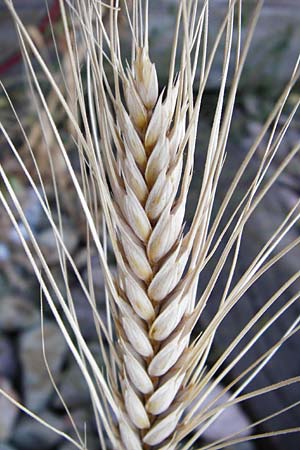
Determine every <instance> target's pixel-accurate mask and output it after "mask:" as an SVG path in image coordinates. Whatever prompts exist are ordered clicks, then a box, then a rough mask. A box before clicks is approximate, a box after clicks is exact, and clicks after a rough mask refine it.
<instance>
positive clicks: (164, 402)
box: [146, 373, 185, 415]
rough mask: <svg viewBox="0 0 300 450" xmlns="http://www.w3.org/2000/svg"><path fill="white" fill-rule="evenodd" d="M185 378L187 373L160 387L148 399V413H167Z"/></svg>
mask: <svg viewBox="0 0 300 450" xmlns="http://www.w3.org/2000/svg"><path fill="white" fill-rule="evenodd" d="M184 377H185V373H180V374H176V375H174V376H173V377H172V378H170V379H169V380H168V381H166V382H165V383H164V384H163V385H162V386H160V387H159V388H158V389H157V390H156V391H155V392H154V393H153V394H152V395H151V397H150V398H149V399H148V401H147V403H146V409H147V411H148V412H149V413H150V414H153V415H158V414H162V413H163V412H165V411H166V410H167V409H168V408H169V407H170V405H171V403H172V402H173V400H174V398H175V397H176V394H177V392H178V389H179V388H180V386H181V384H182V382H183V380H184Z"/></svg>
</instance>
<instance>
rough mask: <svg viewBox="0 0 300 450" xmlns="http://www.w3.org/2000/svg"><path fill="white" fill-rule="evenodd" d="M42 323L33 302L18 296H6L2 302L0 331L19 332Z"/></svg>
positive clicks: (0, 303) (0, 304)
mask: <svg viewBox="0 0 300 450" xmlns="http://www.w3.org/2000/svg"><path fill="white" fill-rule="evenodd" d="M39 321H40V314H39V312H38V310H37V309H35V308H34V305H33V303H32V302H30V301H29V300H28V299H27V298H25V297H21V296H18V295H6V296H4V297H3V298H2V299H1V302H0V329H1V330H2V331H5V332H17V331H20V330H23V329H25V328H28V327H31V326H32V325H34V324H36V323H38V322H39Z"/></svg>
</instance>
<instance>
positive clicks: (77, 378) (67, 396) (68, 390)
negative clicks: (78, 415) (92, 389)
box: [54, 362, 90, 410]
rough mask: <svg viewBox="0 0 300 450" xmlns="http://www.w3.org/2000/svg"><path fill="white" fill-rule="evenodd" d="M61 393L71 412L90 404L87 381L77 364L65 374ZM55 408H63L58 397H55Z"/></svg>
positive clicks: (62, 379)
mask: <svg viewBox="0 0 300 450" xmlns="http://www.w3.org/2000/svg"><path fill="white" fill-rule="evenodd" d="M59 391H60V393H61V395H62V397H63V399H64V401H65V402H66V404H67V406H68V408H69V409H70V410H72V409H74V408H77V407H83V406H84V405H86V404H87V403H89V402H90V395H89V390H88V387H87V384H86V381H85V379H84V377H83V375H82V373H81V371H80V369H79V367H78V366H77V365H76V363H75V362H74V363H73V364H72V365H71V366H70V367H69V368H68V369H67V370H66V371H64V372H63V374H62V377H61V383H60V385H59ZM54 406H55V407H56V408H63V405H62V403H61V401H60V399H59V398H58V397H55V400H54Z"/></svg>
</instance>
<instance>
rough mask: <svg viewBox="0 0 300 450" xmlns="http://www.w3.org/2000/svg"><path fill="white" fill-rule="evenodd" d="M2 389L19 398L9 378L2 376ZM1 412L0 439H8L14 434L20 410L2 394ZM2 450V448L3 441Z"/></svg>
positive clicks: (0, 400) (0, 449) (0, 399)
mask: <svg viewBox="0 0 300 450" xmlns="http://www.w3.org/2000/svg"><path fill="white" fill-rule="evenodd" d="M0 389H2V390H3V391H4V392H6V393H7V394H8V395H9V396H11V397H12V398H13V399H15V400H18V396H17V394H16V392H15V391H14V389H13V388H12V385H11V383H10V381H9V380H8V379H6V378H0ZM0 412H1V414H0V441H6V440H8V439H9V438H10V436H11V434H12V430H13V427H14V424H15V421H16V418H17V415H18V413H19V410H18V408H17V406H15V405H14V404H13V403H12V402H11V401H10V400H9V399H8V398H6V397H5V396H4V395H1V394H0ZM0 450H2V448H1V443H0Z"/></svg>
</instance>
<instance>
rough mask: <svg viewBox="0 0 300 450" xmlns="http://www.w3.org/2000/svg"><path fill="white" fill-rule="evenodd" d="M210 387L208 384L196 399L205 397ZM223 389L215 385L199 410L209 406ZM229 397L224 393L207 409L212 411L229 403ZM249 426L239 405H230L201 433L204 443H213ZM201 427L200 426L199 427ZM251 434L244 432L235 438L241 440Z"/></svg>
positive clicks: (228, 394) (249, 431) (246, 417)
mask: <svg viewBox="0 0 300 450" xmlns="http://www.w3.org/2000/svg"><path fill="white" fill-rule="evenodd" d="M210 387H211V383H208V384H207V386H206V387H205V388H204V389H203V391H202V392H201V393H200V395H199V397H198V399H200V398H201V395H205V393H206V391H207V389H209V388H210ZM223 389H224V387H223V386H222V385H219V384H217V385H216V386H215V387H214V388H213V390H212V391H211V392H210V393H208V395H207V397H206V398H205V400H204V401H203V403H201V405H200V408H199V410H201V409H202V408H205V407H207V406H209V404H210V403H211V402H213V401H214V399H215V397H217V396H219V395H220V394H221V393H222V390H223ZM230 395H231V393H230V392H229V393H228V392H226V393H225V394H223V395H222V396H220V398H218V399H217V400H216V402H214V403H213V404H212V406H211V407H210V408H209V409H208V411H209V410H210V409H214V408H215V407H217V406H220V405H222V404H223V403H226V402H228V401H230ZM250 424H251V421H250V419H249V418H248V416H247V415H246V414H245V412H244V411H243V409H242V408H241V406H240V405H238V404H237V405H232V406H230V407H229V408H227V409H225V410H224V411H223V412H222V414H220V415H219V417H217V419H216V420H215V421H214V422H212V424H211V425H209V426H208V428H207V429H206V430H205V431H204V432H203V434H202V437H203V439H204V440H205V441H208V442H214V441H217V440H219V439H223V438H226V437H227V436H230V435H231V434H234V433H237V432H239V431H240V430H242V429H244V428H246V427H248V426H249V425H250ZM201 426H202V425H200V427H201ZM250 434H251V430H249V429H248V430H244V431H242V432H241V433H240V434H238V435H237V436H236V437H238V438H241V437H245V436H249V435H250Z"/></svg>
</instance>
